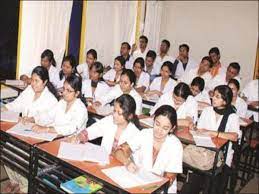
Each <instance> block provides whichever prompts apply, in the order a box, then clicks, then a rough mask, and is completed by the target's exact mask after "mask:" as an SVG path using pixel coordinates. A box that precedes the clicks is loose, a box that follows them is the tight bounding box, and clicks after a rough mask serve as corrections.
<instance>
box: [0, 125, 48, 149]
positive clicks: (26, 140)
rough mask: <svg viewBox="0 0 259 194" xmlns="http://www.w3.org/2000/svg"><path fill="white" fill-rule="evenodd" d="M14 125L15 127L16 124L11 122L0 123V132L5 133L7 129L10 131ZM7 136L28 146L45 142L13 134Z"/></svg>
mask: <svg viewBox="0 0 259 194" xmlns="http://www.w3.org/2000/svg"><path fill="white" fill-rule="evenodd" d="M14 125H16V123H12V122H5V121H0V130H1V131H3V132H6V131H7V130H8V129H10V128H11V127H13V126H14ZM8 134H9V135H11V136H13V137H15V138H17V139H19V140H21V141H23V142H25V143H27V144H29V145H34V144H37V143H41V142H44V141H45V140H40V139H34V138H30V137H24V136H20V135H15V134H10V133H8Z"/></svg>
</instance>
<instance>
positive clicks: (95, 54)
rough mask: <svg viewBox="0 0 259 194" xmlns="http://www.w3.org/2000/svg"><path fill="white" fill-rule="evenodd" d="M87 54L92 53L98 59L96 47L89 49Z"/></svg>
mask: <svg viewBox="0 0 259 194" xmlns="http://www.w3.org/2000/svg"><path fill="white" fill-rule="evenodd" d="M86 55H92V56H93V58H94V59H97V52H96V50H94V49H90V50H88V51H87V53H86Z"/></svg>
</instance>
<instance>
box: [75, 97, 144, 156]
mask: <svg viewBox="0 0 259 194" xmlns="http://www.w3.org/2000/svg"><path fill="white" fill-rule="evenodd" d="M135 111H136V103H135V100H134V98H132V97H131V96H130V95H128V94H123V95H121V96H120V97H118V98H117V99H116V100H115V102H114V111H113V114H112V115H110V116H107V117H104V118H103V119H101V120H99V121H97V122H96V123H94V124H93V125H91V126H90V127H88V128H87V129H85V130H83V131H82V132H81V133H80V134H79V135H77V139H79V141H80V142H81V143H85V142H87V141H88V140H93V139H96V138H98V137H102V143H101V146H103V147H104V148H105V149H106V151H107V152H108V153H109V154H111V153H113V152H114V151H115V150H116V148H117V147H118V146H119V145H121V144H123V143H125V142H126V141H128V140H130V139H132V138H133V137H135V136H136V135H137V134H138V133H139V129H138V128H137V127H136V125H137V126H139V123H138V118H137V116H136V115H135Z"/></svg>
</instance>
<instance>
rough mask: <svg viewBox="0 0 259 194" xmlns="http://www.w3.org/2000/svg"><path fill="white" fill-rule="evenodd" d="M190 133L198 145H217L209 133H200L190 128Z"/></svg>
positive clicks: (211, 146) (210, 146) (213, 146)
mask: <svg viewBox="0 0 259 194" xmlns="http://www.w3.org/2000/svg"><path fill="white" fill-rule="evenodd" d="M190 133H191V134H192V136H193V140H194V142H195V144H196V145H197V146H202V147H208V148H215V147H216V145H215V144H214V143H213V141H212V139H211V137H210V136H209V135H207V134H204V133H200V132H197V131H193V130H190Z"/></svg>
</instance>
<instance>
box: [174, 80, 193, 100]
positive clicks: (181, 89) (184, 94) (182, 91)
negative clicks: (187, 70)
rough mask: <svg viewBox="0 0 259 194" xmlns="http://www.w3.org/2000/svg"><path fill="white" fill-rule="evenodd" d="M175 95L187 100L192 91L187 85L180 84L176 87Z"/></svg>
mask: <svg viewBox="0 0 259 194" xmlns="http://www.w3.org/2000/svg"><path fill="white" fill-rule="evenodd" d="M174 94H175V95H176V96H178V97H181V98H183V99H185V100H186V99H187V98H188V96H190V95H191V90H190V88H189V86H188V85H187V84H186V83H184V82H180V83H179V84H177V85H176V86H175V88H174Z"/></svg>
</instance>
